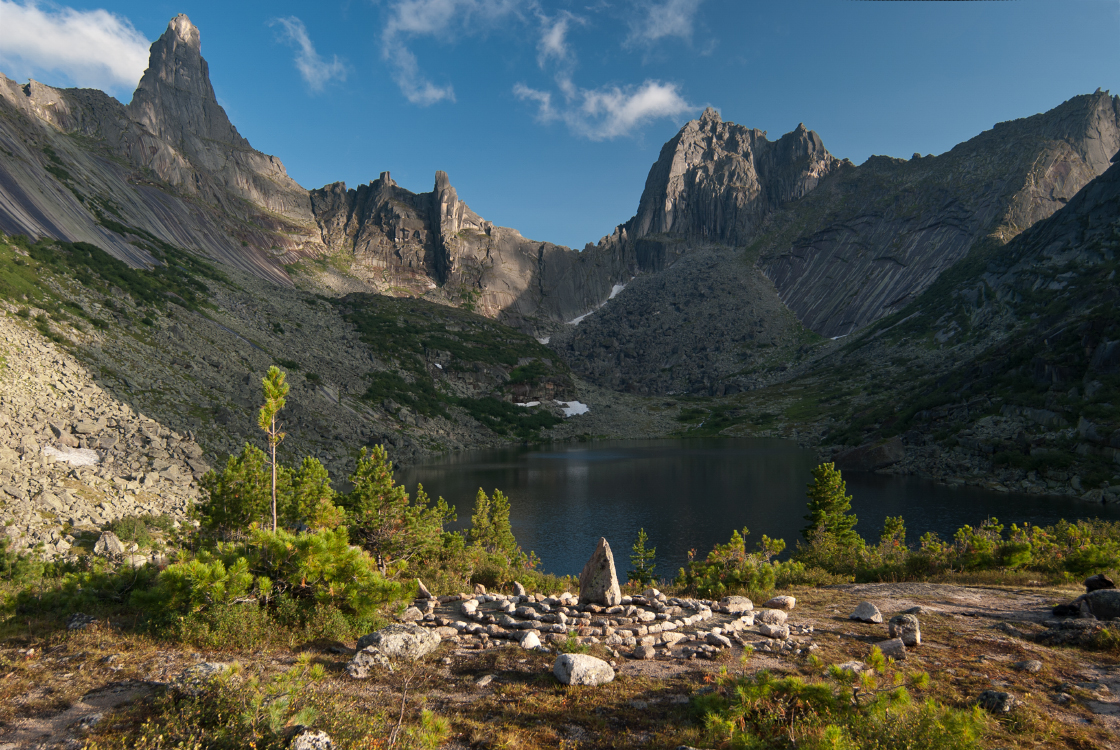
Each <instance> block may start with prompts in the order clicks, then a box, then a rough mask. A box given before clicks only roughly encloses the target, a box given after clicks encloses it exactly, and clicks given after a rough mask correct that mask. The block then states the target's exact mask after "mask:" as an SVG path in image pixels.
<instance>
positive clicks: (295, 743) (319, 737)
mask: <svg viewBox="0 0 1120 750" xmlns="http://www.w3.org/2000/svg"><path fill="white" fill-rule="evenodd" d="M289 747H290V748H291V750H334V742H333V741H332V740H331V736H330V735H329V734H327V733H326V732H323V731H316V730H313V729H305V730H303V731H302V732H300V733H299V734H297V735H296V736H295V738H294V739H293V740H292V744H291V745H289Z"/></svg>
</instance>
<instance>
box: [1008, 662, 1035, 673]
mask: <svg viewBox="0 0 1120 750" xmlns="http://www.w3.org/2000/svg"><path fill="white" fill-rule="evenodd" d="M1011 668H1012V669H1017V670H1018V671H1020V672H1030V673H1031V674H1035V673H1037V672H1040V671H1042V662H1040V661H1039V660H1038V659H1027V660H1026V661H1017V662H1015V663H1014V664H1012V665H1011Z"/></svg>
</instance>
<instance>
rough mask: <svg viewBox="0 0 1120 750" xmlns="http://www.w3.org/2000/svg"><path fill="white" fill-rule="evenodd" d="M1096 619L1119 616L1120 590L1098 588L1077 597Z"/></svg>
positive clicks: (1108, 618)
mask: <svg viewBox="0 0 1120 750" xmlns="http://www.w3.org/2000/svg"><path fill="white" fill-rule="evenodd" d="M1079 598H1080V599H1081V601H1082V602H1084V603H1085V605H1087V606H1088V609H1089V612H1091V613H1092V615H1093V616H1094V617H1096V618H1097V619H1098V620H1113V619H1116V618H1120V590H1118V589H1098V590H1096V591H1091V592H1089V593H1088V594H1084V595H1082V596H1081V597H1079Z"/></svg>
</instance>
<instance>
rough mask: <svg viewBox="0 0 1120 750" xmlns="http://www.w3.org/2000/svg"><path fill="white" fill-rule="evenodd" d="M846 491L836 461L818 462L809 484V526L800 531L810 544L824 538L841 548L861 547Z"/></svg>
mask: <svg viewBox="0 0 1120 750" xmlns="http://www.w3.org/2000/svg"><path fill="white" fill-rule="evenodd" d="M846 492H847V486H846V485H845V484H844V479H843V477H841V476H840V472H839V471H838V470H837V469H836V464H833V463H827V464H821V465H820V466H818V467H817V468H815V469H813V482H812V484H810V485H809V515H807V516H805V520H806V521H808V522H809V525H808V526H806V527H805V528H804V529H802V530H801V534H802V536H804V537H805V539H806V540H807V541H808V542H809V543H810V544H814V543H819V542H821V541H825V542H827V543H829V544H833V545H836V546H837V547H839V548H840V549H854V548H858V547H862V546H863V544H864V542H863V539H862V538H861V537H860V535H859V534H858V533H856V530H855V525H856V517H855V516H854V515H852V514H851V513H850V512H849V511H851V509H852V498H851V497H849V496H848V495H847V494H845V493H846Z"/></svg>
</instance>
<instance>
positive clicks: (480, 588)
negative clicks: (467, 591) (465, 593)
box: [474, 583, 486, 596]
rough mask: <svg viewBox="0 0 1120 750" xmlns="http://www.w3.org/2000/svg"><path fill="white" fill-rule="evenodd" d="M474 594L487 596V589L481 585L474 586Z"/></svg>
mask: <svg viewBox="0 0 1120 750" xmlns="http://www.w3.org/2000/svg"><path fill="white" fill-rule="evenodd" d="M474 593H475V596H486V587H485V586H483V585H482V584H481V583H476V584H475V585H474Z"/></svg>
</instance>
